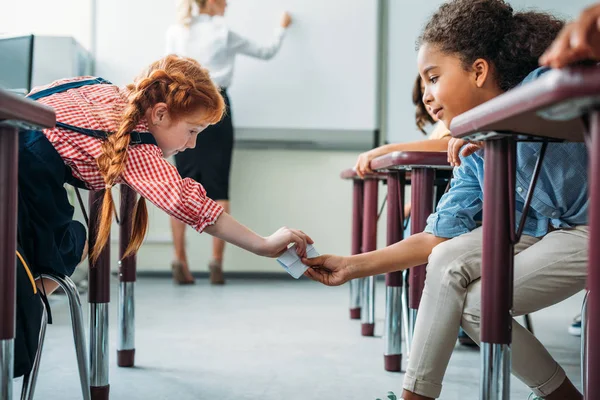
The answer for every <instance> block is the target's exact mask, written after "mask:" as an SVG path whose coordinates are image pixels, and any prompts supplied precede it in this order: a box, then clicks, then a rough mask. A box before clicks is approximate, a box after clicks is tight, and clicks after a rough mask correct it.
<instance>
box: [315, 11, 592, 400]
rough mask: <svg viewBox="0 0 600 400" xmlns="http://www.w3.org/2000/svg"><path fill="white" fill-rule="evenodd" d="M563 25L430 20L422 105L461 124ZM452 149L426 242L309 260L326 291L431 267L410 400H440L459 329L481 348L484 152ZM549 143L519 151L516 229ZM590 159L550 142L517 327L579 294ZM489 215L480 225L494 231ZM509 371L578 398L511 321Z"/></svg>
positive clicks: (541, 17)
mask: <svg viewBox="0 0 600 400" xmlns="http://www.w3.org/2000/svg"><path fill="white" fill-rule="evenodd" d="M562 27H563V22H562V21H560V20H558V19H557V18H555V17H553V16H552V15H549V14H546V13H541V12H532V11H529V12H515V11H513V9H512V7H511V6H510V5H509V4H508V3H506V2H505V1H503V0H453V1H450V2H448V3H445V4H443V5H442V6H441V7H440V8H439V9H438V11H437V12H435V13H434V14H433V16H432V17H431V19H430V20H429V22H428V23H427V25H426V26H425V29H424V30H423V33H422V35H421V36H420V38H419V40H418V45H417V47H418V60H417V61H418V67H419V73H420V75H421V78H422V79H423V80H424V82H425V93H424V95H423V101H424V102H425V104H426V106H427V107H429V108H431V109H432V111H433V113H434V115H435V116H436V117H437V118H438V119H440V120H442V121H443V122H444V123H445V124H446V125H447V126H451V122H452V120H453V118H454V117H456V116H457V115H459V114H462V113H464V112H465V111H468V110H470V109H472V108H474V107H477V106H478V105H480V104H482V103H484V102H486V101H488V100H490V99H492V98H494V97H497V96H499V95H501V94H502V93H504V92H506V91H508V90H510V89H512V88H514V87H515V86H517V85H520V84H525V85H526V84H527V82H529V81H531V80H533V79H535V78H537V77H538V76H540V75H541V74H543V73H545V72H546V71H547V69H545V68H537V66H538V59H539V57H540V56H541V55H542V54H543V53H544V51H545V50H546V48H547V47H548V46H549V45H550V44H551V43H552V41H553V40H554V38H555V37H556V36H557V34H558V32H559V31H560V30H561V28H562ZM464 144H465V143H464V142H462V141H456V140H455V139H452V141H451V143H450V149H449V153H452V154H454V151H455V150H456V153H457V158H456V159H454V161H453V162H454V163H455V164H456V165H458V166H457V168H455V169H454V178H453V180H452V185H451V188H450V190H449V191H448V193H446V194H445V195H444V196H443V197H442V199H441V200H440V202H439V204H438V207H437V209H436V212H435V213H434V214H432V215H431V216H429V218H428V220H427V226H426V228H425V231H424V232H422V233H419V234H414V235H412V236H410V237H409V238H407V239H405V240H403V241H401V242H398V243H396V244H394V245H392V246H389V247H387V248H385V249H381V250H377V251H373V252H370V253H365V254H359V255H355V256H352V257H339V256H332V255H325V256H321V257H317V258H314V259H307V260H305V262H306V263H308V264H309V265H311V266H312V267H313V268H312V269H309V270H308V271H307V273H306V275H307V276H309V277H310V278H312V279H314V280H317V281H320V282H322V283H324V284H327V285H339V284H341V283H343V282H345V281H347V280H349V279H354V278H358V277H364V276H369V275H376V274H382V273H386V272H392V271H398V270H404V269H407V268H410V267H413V266H416V265H421V264H425V263H428V266H427V278H426V283H425V288H424V290H423V293H422V299H421V303H420V308H419V313H418V317H417V321H416V326H415V330H414V339H413V342H412V346H411V353H410V358H409V360H408V367H407V370H406V374H405V377H404V385H403V387H404V391H403V394H402V397H403V398H404V399H405V400H413V399H433V398H437V397H439V396H440V393H441V390H442V380H443V377H444V373H445V371H446V368H447V366H448V362H449V360H450V355H451V354H452V350H453V348H454V345H455V342H456V335H457V333H458V329H459V327H460V326H462V327H463V329H464V330H465V331H466V332H467V333H468V334H469V336H471V338H472V339H473V340H475V341H476V342H479V333H480V310H481V306H480V305H481V279H480V278H481V259H482V240H483V238H482V229H481V228H477V226H476V223H475V216H476V215H477V214H479V212H480V211H481V210H482V204H483V176H484V173H483V170H484V153H483V150H482V149H481V148H480V145H478V144H470V145H468V146H466V147H463V148H462V150H461V151H460V156H459V155H458V153H459V151H458V150H459V149H460V148H461V147H462V146H463V145H464ZM540 147H541V144H540V143H535V142H522V143H519V144H518V145H517V151H516V160H517V168H516V192H515V199H516V207H515V208H516V209H515V221H519V220H520V218H521V214H522V212H523V209H524V207H523V206H524V202H525V196H526V192H527V191H526V190H524V188H527V186H528V184H529V182H530V181H531V178H532V175H533V166H534V165H535V162H536V161H537V156H538V154H539V151H540ZM587 209H588V195H587V150H586V148H585V145H584V144H580V143H552V144H549V145H548V148H547V151H546V156H545V159H544V162H543V163H542V166H541V168H540V177H539V180H538V181H537V185H536V187H535V191H534V193H533V198H532V201H531V209H530V210H529V213H528V214H527V216H526V219H525V225H524V234H523V236H522V237H521V241H520V242H519V243H517V244H516V245H515V246H514V251H515V258H514V277H513V278H514V289H513V295H514V301H513V310H512V311H513V313H512V316H518V315H523V314H526V313H532V312H534V311H538V310H540V309H542V308H545V307H548V306H550V305H552V304H556V303H558V302H560V301H562V300H564V299H566V298H568V297H570V296H572V295H573V294H575V293H577V292H579V291H580V290H582V289H583V288H584V286H585V280H586V264H587V242H588V227H587V224H588V218H587ZM485 223H486V221H485V216H484V220H483V224H485ZM511 354H512V372H513V373H514V374H515V375H516V376H517V377H518V378H519V379H520V380H521V381H523V382H524V383H525V384H526V385H527V386H529V387H530V388H531V389H532V391H533V392H534V395H535V396H539V397H537V398H540V399H541V398H544V399H549V400H554V399H561V400H571V399H581V398H582V396H581V393H579V391H578V390H577V389H576V388H575V387H574V385H573V384H572V383H571V381H570V380H569V379H568V378H567V376H566V374H565V371H564V370H563V369H562V368H561V366H560V365H559V364H558V363H557V362H556V361H555V360H554V358H552V356H551V355H550V353H549V352H548V351H547V350H546V349H545V348H544V346H543V345H542V344H541V343H540V342H539V340H538V339H537V338H536V337H535V336H533V335H532V334H531V333H530V332H529V331H528V330H527V329H525V328H524V327H522V326H521V325H519V324H518V323H517V322H516V321H514V320H512V352H511Z"/></svg>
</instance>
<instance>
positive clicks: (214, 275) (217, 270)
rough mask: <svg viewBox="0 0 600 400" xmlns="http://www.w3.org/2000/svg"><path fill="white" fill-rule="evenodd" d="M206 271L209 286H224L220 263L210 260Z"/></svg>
mask: <svg viewBox="0 0 600 400" xmlns="http://www.w3.org/2000/svg"><path fill="white" fill-rule="evenodd" d="M208 270H209V271H210V283H211V285H224V284H225V277H224V276H223V265H222V264H221V263H220V262H218V261H215V260H212V261H211V262H210V263H209V264H208Z"/></svg>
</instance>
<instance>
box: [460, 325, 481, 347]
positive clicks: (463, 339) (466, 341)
mask: <svg viewBox="0 0 600 400" xmlns="http://www.w3.org/2000/svg"><path fill="white" fill-rule="evenodd" d="M458 342H459V343H460V344H462V345H463V346H467V347H478V346H477V343H475V341H474V340H473V339H471V337H470V336H469V335H467V332H465V331H463V329H462V328H460V330H459V331H458Z"/></svg>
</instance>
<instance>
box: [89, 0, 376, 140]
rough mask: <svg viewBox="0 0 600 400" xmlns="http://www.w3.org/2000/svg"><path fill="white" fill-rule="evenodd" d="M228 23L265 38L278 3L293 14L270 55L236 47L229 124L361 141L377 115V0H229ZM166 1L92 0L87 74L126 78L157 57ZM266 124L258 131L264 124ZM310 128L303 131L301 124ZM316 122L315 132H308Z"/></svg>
mask: <svg viewBox="0 0 600 400" xmlns="http://www.w3.org/2000/svg"><path fill="white" fill-rule="evenodd" d="M228 3H229V6H228V9H227V12H226V15H225V16H226V19H227V21H228V23H229V25H230V28H231V29H232V30H234V31H236V32H238V33H240V34H242V35H244V36H246V37H248V38H250V39H253V40H256V41H258V42H261V43H269V42H270V41H271V40H272V38H273V31H274V29H275V28H276V27H277V26H278V24H279V19H280V15H281V13H282V12H283V11H284V10H288V11H289V12H290V13H291V14H292V17H293V19H294V21H293V24H292V26H291V27H290V29H289V30H288V32H287V34H286V37H285V39H284V42H283V46H282V48H281V51H280V52H279V53H278V54H277V55H276V56H275V58H273V59H272V60H270V61H262V60H255V59H251V58H249V57H246V56H238V57H237V62H236V70H235V74H234V79H233V83H232V86H231V87H230V88H229V89H230V91H229V93H230V97H231V101H232V109H233V112H232V114H233V119H234V124H235V126H236V128H238V129H237V133H239V134H240V135H241V136H243V133H244V130H246V131H247V132H246V133H248V132H250V133H251V134H249V135H247V137H249V138H252V137H254V136H257V137H258V136H261V135H263V134H264V135H266V137H268V138H270V139H272V140H277V139H283V137H282V136H287V137H288V138H289V136H297V135H303V134H304V133H306V136H307V137H310V136H313V138H312V139H311V140H315V137H316V138H319V137H321V136H323V135H327V134H328V132H332V135H334V136H335V135H337V136H338V137H339V138H340V139H341V140H343V138H344V132H345V131H350V134H349V135H348V136H349V137H352V138H354V140H356V138H357V136H361V137H362V136H364V140H366V141H367V142H368V143H370V142H371V141H372V134H373V131H374V130H375V129H377V128H378V126H377V125H378V124H377V110H376V107H377V93H378V90H377V82H378V79H377V71H378V63H377V51H378V48H377V43H378V42H377V40H378V27H377V19H378V3H379V2H378V1H371V0H369V1H365V0H326V1H324V0H229V2H228ZM175 5H176V2H175V1H174V0H173V1H156V2H152V4H151V5H150V3H148V2H147V1H146V0H128V1H121V0H102V1H99V2H97V12H96V15H97V19H96V21H97V22H96V23H97V30H96V41H97V51H96V74H97V75H100V76H102V77H104V78H105V79H108V80H111V81H113V82H114V83H117V84H126V83H128V82H130V81H131V80H132V79H133V77H135V76H136V75H137V74H138V73H139V72H140V71H141V70H142V69H143V68H144V67H145V66H146V65H147V64H149V63H150V62H152V61H154V60H156V59H158V58H160V57H161V56H162V55H163V54H164V49H165V32H166V30H167V28H168V27H169V26H170V25H171V24H173V23H174V22H175V20H176V8H175ZM265 132H267V133H265ZM311 132H312V133H311ZM315 132H316V133H315Z"/></svg>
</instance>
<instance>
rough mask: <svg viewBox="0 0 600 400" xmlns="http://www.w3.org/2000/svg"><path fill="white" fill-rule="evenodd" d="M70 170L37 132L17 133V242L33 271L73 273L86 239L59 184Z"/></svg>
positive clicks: (81, 225) (67, 179)
mask: <svg viewBox="0 0 600 400" xmlns="http://www.w3.org/2000/svg"><path fill="white" fill-rule="evenodd" d="M73 179H74V178H73V176H72V174H71V170H70V168H69V167H68V166H66V165H65V163H64V161H63V159H62V158H61V157H60V155H59V154H58V152H57V151H56V149H55V148H54V147H53V146H52V144H51V143H50V142H49V141H48V139H47V138H46V136H45V135H44V134H43V133H42V132H40V131H22V132H20V134H19V217H18V218H19V219H18V241H19V244H20V245H21V247H22V248H23V250H24V252H25V254H26V257H27V259H28V260H29V262H30V264H31V268H32V269H33V270H34V271H35V272H36V273H41V272H46V271H48V272H54V273H60V274H64V275H67V276H70V275H71V274H73V271H74V270H75V267H76V266H77V264H79V262H80V261H81V257H82V255H83V249H84V247H85V242H86V239H87V234H86V230H85V227H84V226H83V224H81V223H80V222H78V221H75V220H73V212H74V208H73V206H72V205H71V203H70V202H69V198H68V195H67V191H66V190H65V188H64V184H65V183H67V182H69V183H71V182H72V181H73Z"/></svg>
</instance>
